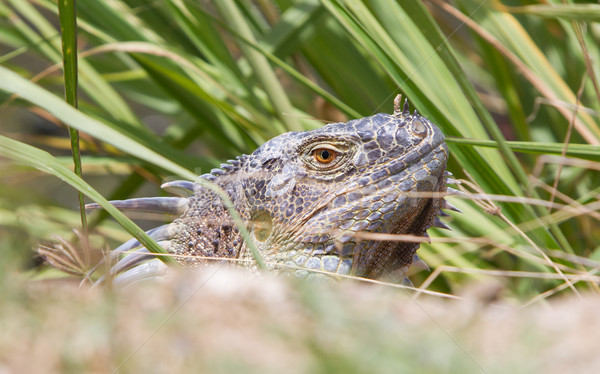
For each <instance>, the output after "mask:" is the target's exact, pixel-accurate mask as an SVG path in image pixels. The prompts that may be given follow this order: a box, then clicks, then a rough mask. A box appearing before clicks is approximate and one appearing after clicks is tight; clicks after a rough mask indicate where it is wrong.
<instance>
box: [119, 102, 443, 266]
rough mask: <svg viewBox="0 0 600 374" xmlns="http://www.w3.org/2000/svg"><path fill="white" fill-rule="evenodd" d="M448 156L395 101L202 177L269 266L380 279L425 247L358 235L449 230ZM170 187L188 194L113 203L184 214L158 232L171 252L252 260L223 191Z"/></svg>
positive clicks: (434, 133)
mask: <svg viewBox="0 0 600 374" xmlns="http://www.w3.org/2000/svg"><path fill="white" fill-rule="evenodd" d="M447 159H448V150H447V147H446V145H445V143H444V135H443V134H442V132H441V131H440V129H439V128H438V127H437V126H435V125H434V124H433V123H431V122H430V121H429V120H428V119H427V118H425V117H422V116H420V115H418V114H417V113H416V112H415V113H413V114H410V113H409V111H408V104H407V103H406V102H405V104H404V108H403V109H402V110H401V109H400V107H399V97H398V98H397V99H396V101H395V110H394V114H392V115H389V114H376V115H374V116H371V117H366V118H362V119H357V120H352V121H349V122H347V123H334V124H329V125H327V126H324V127H322V128H320V129H316V130H311V131H304V132H289V133H286V134H283V135H280V136H278V137H275V138H273V139H271V140H269V141H268V142H266V143H264V144H263V145H262V146H261V147H259V148H258V149H257V150H256V151H255V152H253V153H252V154H250V155H247V156H241V157H238V158H237V159H236V160H233V161H230V162H229V163H228V164H223V165H222V166H221V168H220V169H214V170H213V171H211V173H210V174H205V175H203V176H201V177H200V179H202V180H204V181H208V182H212V183H214V184H215V185H217V186H218V187H219V188H221V189H222V190H223V191H224V192H225V193H226V195H227V196H229V198H230V199H231V201H232V202H233V206H234V207H235V209H236V211H237V212H238V213H239V214H240V216H241V217H242V219H243V220H244V221H245V222H246V225H247V227H248V229H249V231H250V233H251V237H252V240H253V242H254V243H255V244H256V246H257V247H258V248H259V250H260V252H261V254H262V257H263V258H264V260H265V261H266V262H267V264H268V265H270V267H271V268H275V269H278V270H285V269H293V270H292V271H295V272H297V273H299V274H304V273H309V272H310V270H311V269H315V270H322V271H326V272H334V273H338V274H355V275H358V276H363V277H369V278H377V277H379V276H381V275H382V274H386V273H389V272H395V271H403V270H404V269H405V268H406V267H407V266H408V265H410V264H411V262H412V260H413V255H414V254H415V251H416V250H417V248H418V247H419V243H418V242H414V241H413V242H402V241H397V240H396V241H385V240H375V239H373V238H365V237H364V236H361V235H362V234H364V233H387V234H409V235H414V236H426V235H427V234H426V230H427V229H428V228H430V227H431V226H432V225H433V224H435V223H436V222H437V225H443V224H442V223H441V222H439V220H437V215H438V214H441V208H443V207H445V205H444V200H443V196H442V195H441V194H440V193H443V192H445V191H446V176H447V173H446V172H445V169H446V162H447ZM165 186H166V187H168V188H171V189H173V188H175V189H176V190H179V192H181V191H184V193H183V195H184V197H182V198H147V199H135V200H126V201H124V202H118V203H116V204H115V205H116V206H117V207H118V208H121V209H136V210H154V211H163V212H171V213H176V214H180V215H181V217H180V218H178V219H177V220H175V222H174V223H172V224H170V225H167V226H164V228H162V229H158V230H156V231H154V232H152V235H154V237H155V238H156V239H157V240H162V241H163V243H164V245H165V247H166V248H167V249H168V250H169V251H171V252H173V253H176V254H186V255H192V256H203V257H206V256H208V257H211V256H212V257H240V258H250V255H249V254H248V250H247V246H246V245H245V244H244V243H243V241H242V240H241V238H240V234H239V231H238V230H237V229H236V228H235V224H234V223H233V222H232V220H231V216H230V214H229V213H228V212H227V210H226V209H225V208H224V205H223V201H222V200H221V198H220V197H219V196H217V194H215V193H213V192H211V191H209V190H208V189H207V188H206V187H204V186H203V183H192V182H182V181H176V182H169V183H166V184H165ZM189 194H191V196H188V195H189ZM169 199H170V200H169ZM436 220H437V221H436ZM132 245H135V243H133V244H131V243H130V244H128V245H125V246H124V247H123V246H122V247H121V249H123V248H126V249H129V248H130V247H132ZM142 251H143V249H142ZM198 258H199V257H198ZM126 259H127V258H126ZM199 261H200V262H201V260H195V261H191V260H189V259H188V260H185V261H184V262H185V263H190V262H191V263H198V262H199ZM123 266H124V265H123ZM123 266H121V267H117V269H121V268H123ZM298 268H300V269H301V270H297V269H298Z"/></svg>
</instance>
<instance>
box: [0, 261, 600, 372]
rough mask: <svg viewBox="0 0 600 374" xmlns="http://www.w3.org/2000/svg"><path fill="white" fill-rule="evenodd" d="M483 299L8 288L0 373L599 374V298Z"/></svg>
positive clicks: (257, 282)
mask: <svg viewBox="0 0 600 374" xmlns="http://www.w3.org/2000/svg"><path fill="white" fill-rule="evenodd" d="M4 288H6V285H4ZM474 295H477V296H474ZM481 295H482V294H481V292H476V291H473V290H469V289H466V290H465V292H464V293H463V296H464V297H465V299H464V300H441V299H438V298H433V297H421V298H419V299H418V300H417V301H415V300H412V299H411V298H410V297H409V294H408V293H407V292H406V291H403V290H398V289H391V288H389V287H385V286H379V285H372V284H363V283H358V282H353V281H343V282H340V283H333V282H301V281H297V280H292V279H286V278H275V277H270V276H258V275H251V274H248V273H245V272H243V271H240V270H232V269H227V268H207V269H203V270H201V271H198V272H194V273H184V272H183V273H180V274H174V275H172V276H170V277H168V278H166V279H164V280H162V281H159V282H145V283H140V284H137V285H133V286H130V287H128V288H126V289H122V290H117V291H115V292H109V291H107V290H106V289H98V290H90V289H79V288H78V287H77V285H76V283H75V282H64V281H43V282H31V281H16V282H14V284H13V285H12V286H11V287H10V289H8V288H6V289H5V290H4V291H3V293H2V296H3V301H2V304H1V305H0V373H1V374H5V373H25V372H27V373H59V372H61V373H62V372H74V373H75V372H86V373H107V372H115V371H116V372H119V373H140V372H144V373H172V372H206V373H241V372H243V373H362V372H370V373H398V372H419V373H428V372H429V373H440V372H448V373H455V372H461V373H464V372H467V373H482V372H511V373H532V372H543V373H566V372H568V373H596V372H599V371H598V368H600V355H598V353H597V342H598V339H599V337H600V315H599V313H598V311H599V310H600V299H599V298H597V297H595V296H592V295H588V296H586V297H584V298H583V299H582V300H579V299H576V298H574V297H568V298H563V299H560V298H556V299H554V300H552V301H551V302H550V303H547V304H544V305H536V306H532V307H529V308H526V309H520V308H519V306H518V305H511V304H509V303H507V302H505V301H493V302H490V300H487V299H486V297H485V296H481Z"/></svg>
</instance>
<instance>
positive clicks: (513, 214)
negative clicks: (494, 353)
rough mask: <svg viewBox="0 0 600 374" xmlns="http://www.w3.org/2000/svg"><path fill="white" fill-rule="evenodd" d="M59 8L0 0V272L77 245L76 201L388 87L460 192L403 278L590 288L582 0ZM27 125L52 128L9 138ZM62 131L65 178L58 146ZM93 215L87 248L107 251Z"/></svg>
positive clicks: (595, 154) (385, 99)
mask: <svg viewBox="0 0 600 374" xmlns="http://www.w3.org/2000/svg"><path fill="white" fill-rule="evenodd" d="M69 4H70V2H65V3H64V4H63V5H64V8H62V11H61V15H62V17H59V8H58V5H57V2H56V1H52V0H36V1H23V0H8V1H6V2H3V3H1V4H0V20H1V21H0V43H1V44H0V47H1V50H0V51H1V55H0V100H2V102H3V104H2V107H0V110H1V112H2V113H1V115H2V128H1V129H0V130H1V131H2V134H3V136H2V137H1V138H0V155H1V156H2V157H4V159H1V160H0V173H1V175H2V177H0V178H2V187H0V188H1V191H2V194H1V195H0V224H1V225H2V226H0V234H1V235H2V237H3V239H2V241H3V245H2V249H1V251H2V256H3V258H7V259H11V261H7V262H4V263H3V265H2V266H3V268H7V269H10V270H12V271H17V272H26V271H29V270H30V269H31V268H32V266H33V265H32V263H31V260H30V259H31V258H32V257H33V255H34V252H33V250H32V248H34V247H35V245H36V243H38V242H40V241H47V240H49V239H51V238H52V236H53V235H60V236H62V237H64V238H66V239H69V240H71V239H73V240H74V239H75V238H76V237H75V236H74V234H72V231H71V229H72V228H75V227H80V226H81V223H78V221H77V219H75V217H74V216H73V214H74V212H76V211H77V209H79V206H80V204H79V200H78V197H77V191H78V192H80V193H82V194H84V195H86V196H88V198H90V199H92V200H94V201H96V202H99V203H101V204H102V205H104V204H106V202H105V200H104V199H124V198H127V197H131V196H139V195H141V194H152V195H156V194H160V193H161V192H160V191H158V189H157V186H158V185H159V184H160V182H161V181H163V180H165V179H167V178H173V177H183V178H188V179H190V178H193V177H194V176H195V175H198V174H201V173H203V172H206V171H208V170H209V169H210V168H211V167H215V166H218V164H219V163H220V162H222V161H225V160H227V159H229V158H233V157H235V156H237V155H240V154H242V153H249V152H252V151H253V149H255V148H256V147H257V146H258V145H260V144H262V143H263V142H264V141H266V140H268V139H270V138H271V137H273V136H275V135H277V134H280V133H282V132H285V131H290V130H303V129H312V128H316V127H319V126H321V125H322V124H323V123H325V122H327V121H332V120H333V121H339V120H348V119H352V118H357V117H361V116H367V115H371V114H373V113H377V112H391V110H392V100H393V98H394V96H395V95H396V94H398V93H401V94H403V95H404V96H405V97H407V98H408V99H409V101H410V103H411V108H416V109H417V110H418V111H419V112H420V113H421V114H423V115H425V116H427V117H428V118H430V119H431V120H432V121H433V122H435V123H436V124H437V125H439V126H440V127H441V128H442V130H443V131H444V133H445V134H446V135H447V137H448V144H449V147H450V152H451V160H450V163H449V170H450V171H452V173H454V175H455V176H456V178H458V179H465V180H469V181H470V184H467V183H465V184H463V187H465V188H467V187H468V188H467V190H469V191H471V192H473V193H476V194H477V195H476V196H469V197H468V198H467V199H459V198H451V200H452V202H453V204H455V205H456V206H458V207H459V208H460V209H461V210H462V211H463V212H464V213H463V214H454V213H452V217H451V219H450V220H449V221H450V225H451V226H452V227H453V229H454V230H453V231H452V232H440V231H438V230H435V229H434V230H431V233H432V236H433V237H434V240H433V243H432V244H431V245H427V244H424V245H423V246H422V249H421V250H420V254H421V257H423V258H424V259H425V261H426V262H427V263H428V264H429V265H430V267H431V268H432V270H433V271H432V272H431V273H426V272H422V273H419V274H417V275H415V276H414V281H415V284H417V285H419V284H421V283H423V282H424V281H425V280H426V278H427V277H429V279H428V280H427V282H426V283H425V284H426V285H427V287H428V289H430V290H435V291H443V292H449V293H454V292H455V291H456V290H457V289H459V288H460V287H461V286H462V285H464V284H466V283H468V282H470V281H472V280H480V279H481V278H485V277H493V278H499V279H501V280H502V281H503V282H505V284H506V287H507V290H508V291H507V294H508V296H509V297H514V298H518V299H521V300H538V299H537V298H539V297H540V295H551V294H554V293H559V292H563V291H562V290H565V291H564V293H577V292H580V291H583V290H589V289H591V290H594V291H597V290H598V288H597V286H596V285H595V281H592V280H590V279H595V278H590V277H589V275H595V274H596V273H595V272H596V270H595V269H596V268H597V267H598V263H597V262H596V260H597V259H599V258H600V246H599V245H598V244H597V243H599V242H600V235H599V233H600V225H599V224H598V208H599V207H598V196H599V194H598V193H599V188H598V186H599V185H600V173H598V168H599V166H600V163H599V161H600V146H599V145H598V144H600V126H599V123H600V121H599V118H600V117H599V116H600V115H599V113H600V89H599V88H598V87H599V84H598V77H597V75H598V74H599V73H600V71H598V68H597V64H596V65H594V63H595V62H597V60H598V58H599V56H600V52H599V48H598V46H599V45H600V28H599V27H598V24H597V23H596V22H597V21H598V19H599V17H600V9H599V8H598V6H597V4H583V3H582V2H578V3H577V4H570V3H563V2H562V1H558V0H554V1H547V2H535V1H529V2H524V3H519V2H517V1H504V2H503V4H500V2H498V1H487V2H481V1H470V0H456V1H453V2H442V1H437V0H436V1H428V2H425V3H423V2H420V1H398V2H396V1H392V0H381V1H376V2H375V1H373V2H361V1H342V0H321V1H317V0H304V1H286V0H273V1H257V2H256V3H255V4H254V3H251V2H249V1H241V0H240V1H234V0H224V1H218V2H212V3H207V2H192V1H175V0H165V1H158V2H147V1H139V0H127V1H120V0H106V1H105V0H94V1H92V0H80V1H78V2H77V9H76V16H77V29H75V28H74V25H73V23H72V21H73V20H74V18H73V17H72V16H71V17H69V12H71V14H74V13H75V12H74V9H72V8H70V7H69ZM109 20H110V21H109ZM59 24H60V25H61V28H62V29H63V30H64V33H63V34H62V35H61V33H60V29H59V28H58V27H56V25H59ZM75 30H77V33H76V34H75ZM75 41H76V42H77V44H75ZM61 43H62V44H61ZM75 45H77V46H78V55H79V59H78V60H76V59H75V57H76V54H75V53H73V51H74V50H75V49H76V48H75ZM63 55H64V57H65V69H64V71H66V72H67V73H66V74H62V73H61V72H62V71H63V70H62V67H63ZM75 66H78V69H77V70H75ZM77 83H78V87H79V90H78V91H77V90H76V89H75V85H76V84H77ZM65 87H66V92H67V101H65V99H64V96H65ZM76 93H78V94H76ZM76 103H78V105H75V104H76ZM41 119H43V120H49V121H50V122H48V123H51V124H53V125H52V126H54V124H55V125H56V126H57V127H56V129H55V130H53V131H54V132H53V133H52V135H47V134H44V133H42V134H38V133H35V132H32V130H31V126H28V125H27V123H28V122H30V121H32V120H33V121H41ZM65 126H68V129H69V130H67V129H66V128H65ZM75 130H77V131H79V134H80V138H81V140H80V141H81V148H82V156H81V163H82V169H83V180H82V179H81V178H79V177H78V176H77V175H76V174H74V173H72V172H70V171H69V170H67V168H70V167H71V166H69V165H68V163H66V162H65V158H64V156H65V155H66V154H67V153H66V152H69V151H70V150H71V149H73V152H74V154H76V155H77V154H78V153H79V151H78V150H77V148H76V147H74V146H73V148H72V147H71V146H70V145H69V142H64V141H60V139H66V138H67V133H68V131H71V137H72V139H73V144H76V143H77V141H76V136H75ZM57 137H58V139H57ZM567 144H568V146H567ZM551 155H553V156H557V155H558V157H554V158H552V157H549V156H551ZM560 155H564V156H566V157H567V158H566V159H563V158H560ZM23 165H24V166H23ZM98 165H101V166H98ZM46 174H50V175H51V176H52V177H50V176H47V175H46ZM54 178H58V179H57V180H55V179H54ZM44 186H54V187H51V188H50V187H48V188H45V187H44ZM66 186H71V187H73V189H71V190H70V191H69V192H68V193H64V192H63V193H60V194H58V193H56V191H57V190H58V189H61V188H62V187H66ZM96 191H99V192H96ZM488 199H489V201H488ZM484 204H485V205H484ZM26 207H27V208H31V209H26ZM31 211H37V212H39V215H38V216H35V217H33V216H32V215H31ZM57 212H60V214H58V213H57ZM109 213H110V214H111V215H112V216H113V217H115V218H116V219H117V220H118V221H119V222H120V223H122V224H123V225H124V227H126V229H127V230H128V231H129V232H130V233H131V234H134V235H143V233H142V231H141V230H140V229H139V228H137V227H135V226H132V225H131V223H130V222H128V221H127V220H126V219H125V217H123V216H121V215H119V214H118V212H116V211H109ZM95 214H96V215H94V216H91V217H88V220H89V221H90V225H91V227H90V229H91V230H92V232H91V234H92V236H93V238H94V239H93V240H92V241H93V242H94V243H96V245H97V246H99V247H104V244H103V242H102V240H99V237H101V238H106V240H108V242H109V245H110V246H114V244H115V243H116V242H117V241H120V240H122V239H123V237H124V235H123V234H122V233H119V232H118V230H115V229H114V224H113V223H112V221H111V220H107V219H105V216H104V215H102V214H100V215H97V213H95ZM32 219H33V220H32ZM98 233H100V235H98ZM149 245H151V244H149ZM155 250H157V251H158V250H159V248H155ZM12 259H14V261H13V260H12ZM436 269H437V270H436ZM586 276H587V278H586ZM0 278H2V276H0ZM566 279H572V283H573V284H569V283H568V282H566ZM534 298H536V299H534Z"/></svg>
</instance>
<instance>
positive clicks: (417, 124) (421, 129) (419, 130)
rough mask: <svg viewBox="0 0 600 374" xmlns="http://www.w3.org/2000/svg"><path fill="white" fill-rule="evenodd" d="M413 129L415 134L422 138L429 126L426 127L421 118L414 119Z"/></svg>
mask: <svg viewBox="0 0 600 374" xmlns="http://www.w3.org/2000/svg"><path fill="white" fill-rule="evenodd" d="M412 130H413V133H414V134H415V135H417V136H419V137H421V138H423V137H425V135H427V127H425V124H424V123H423V121H421V120H420V119H419V118H416V119H415V120H413V121H412Z"/></svg>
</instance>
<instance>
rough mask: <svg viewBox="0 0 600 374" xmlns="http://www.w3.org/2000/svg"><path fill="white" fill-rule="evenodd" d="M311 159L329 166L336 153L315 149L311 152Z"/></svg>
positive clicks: (329, 150)
mask: <svg viewBox="0 0 600 374" xmlns="http://www.w3.org/2000/svg"><path fill="white" fill-rule="evenodd" d="M313 157H314V158H315V160H317V162H319V163H321V164H329V163H331V162H333V160H335V158H336V157H337V152H336V151H334V150H332V149H328V148H317V149H315V150H314V151H313Z"/></svg>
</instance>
